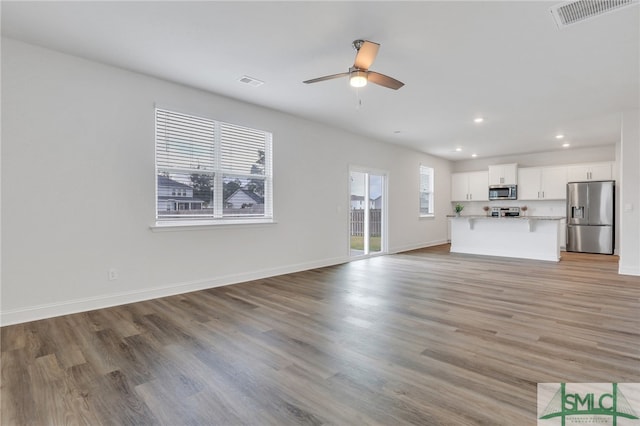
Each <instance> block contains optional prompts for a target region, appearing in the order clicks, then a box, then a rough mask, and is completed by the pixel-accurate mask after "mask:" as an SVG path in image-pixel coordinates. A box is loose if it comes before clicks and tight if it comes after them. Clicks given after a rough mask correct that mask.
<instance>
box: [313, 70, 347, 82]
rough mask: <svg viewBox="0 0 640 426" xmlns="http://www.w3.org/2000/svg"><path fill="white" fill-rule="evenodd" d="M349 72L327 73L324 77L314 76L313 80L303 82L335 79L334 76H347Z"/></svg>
mask: <svg viewBox="0 0 640 426" xmlns="http://www.w3.org/2000/svg"><path fill="white" fill-rule="evenodd" d="M348 75H349V73H348V72H341V73H340V74H332V75H325V76H324V77H318V78H312V79H311V80H306V81H303V83H307V84H311V83H317V82H319V81H326V80H333V79H334V78H340V77H347V76H348Z"/></svg>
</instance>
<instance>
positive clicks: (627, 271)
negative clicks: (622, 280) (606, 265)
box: [618, 265, 640, 276]
mask: <svg viewBox="0 0 640 426" xmlns="http://www.w3.org/2000/svg"><path fill="white" fill-rule="evenodd" d="M618 274H620V275H637V276H640V267H637V266H635V267H631V268H629V267H625V266H620V265H619V266H618Z"/></svg>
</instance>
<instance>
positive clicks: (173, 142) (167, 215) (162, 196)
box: [156, 109, 273, 222]
mask: <svg viewBox="0 0 640 426" xmlns="http://www.w3.org/2000/svg"><path fill="white" fill-rule="evenodd" d="M271 144H272V136H271V133H269V132H265V131H262V130H255V129H250V128H247V127H242V126H237V125H234V124H228V123H222V122H219V121H215V120H210V119H207V118H202V117H196V116H192V115H187V114H182V113H178V112H173V111H167V110H164V109H156V179H157V188H156V205H157V208H156V220H157V221H158V222H162V221H167V220H170V221H177V220H185V219H186V220H191V221H192V220H196V219H199V220H206V221H208V222H212V221H213V222H218V221H220V222H223V221H225V220H226V221H228V220H229V219H241V220H243V221H251V220H256V219H271V218H272V217H273V214H272V210H273V209H272V200H273V195H272V164H271ZM176 194H177V195H178V196H180V197H181V198H180V202H179V203H171V202H169V203H168V201H170V200H172V199H173V197H172V196H175V195H176Z"/></svg>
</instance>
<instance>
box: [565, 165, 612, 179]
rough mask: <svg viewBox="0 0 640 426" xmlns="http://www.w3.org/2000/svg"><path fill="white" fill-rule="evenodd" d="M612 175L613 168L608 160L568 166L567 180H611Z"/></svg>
mask: <svg viewBox="0 0 640 426" xmlns="http://www.w3.org/2000/svg"><path fill="white" fill-rule="evenodd" d="M612 177H613V170H612V164H611V163H610V162H604V163H592V164H575V165H571V166H569V182H580V181H588V180H611V179H612Z"/></svg>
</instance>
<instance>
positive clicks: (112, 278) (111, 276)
mask: <svg viewBox="0 0 640 426" xmlns="http://www.w3.org/2000/svg"><path fill="white" fill-rule="evenodd" d="M108 276H109V281H115V280H117V279H118V270H117V269H116V268H109V271H108Z"/></svg>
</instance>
